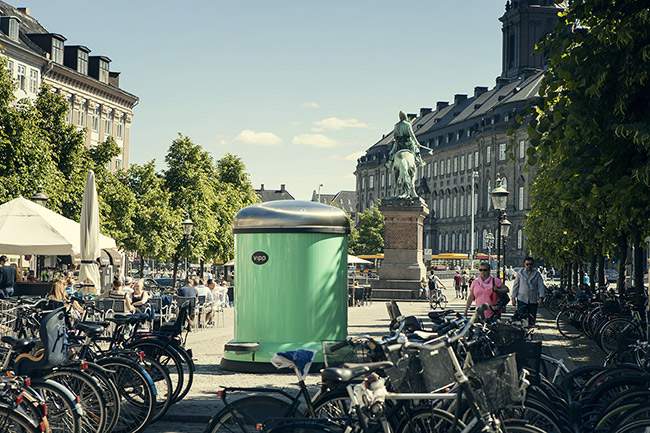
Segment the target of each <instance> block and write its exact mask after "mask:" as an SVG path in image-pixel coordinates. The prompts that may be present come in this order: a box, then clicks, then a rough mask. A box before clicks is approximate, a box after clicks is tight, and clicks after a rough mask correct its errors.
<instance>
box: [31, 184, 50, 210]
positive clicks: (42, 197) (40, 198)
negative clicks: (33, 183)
mask: <svg viewBox="0 0 650 433" xmlns="http://www.w3.org/2000/svg"><path fill="white" fill-rule="evenodd" d="M49 199H50V198H49V197H48V196H47V194H45V193H44V192H43V187H42V186H40V185H39V186H38V192H37V193H36V194H34V195H33V196H32V201H33V202H34V203H36V204H40V205H41V206H43V207H46V205H47V201H48V200H49Z"/></svg>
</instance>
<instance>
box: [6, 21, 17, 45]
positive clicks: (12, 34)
mask: <svg viewBox="0 0 650 433" xmlns="http://www.w3.org/2000/svg"><path fill="white" fill-rule="evenodd" d="M8 36H9V39H11V40H14V41H17V40H18V20H17V19H15V18H10V19H9V34H8Z"/></svg>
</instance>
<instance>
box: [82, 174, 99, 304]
mask: <svg viewBox="0 0 650 433" xmlns="http://www.w3.org/2000/svg"><path fill="white" fill-rule="evenodd" d="M80 223H81V238H80V241H81V242H80V247H81V268H80V270H79V280H80V281H81V283H83V284H84V290H83V291H84V292H85V293H94V294H99V292H100V291H101V288H102V287H101V277H100V275H99V265H98V260H97V259H99V258H100V256H101V251H100V249H99V201H98V199H97V188H95V173H93V171H92V170H88V177H87V178H86V187H85V188H84V197H83V203H82V204H81V221H80Z"/></svg>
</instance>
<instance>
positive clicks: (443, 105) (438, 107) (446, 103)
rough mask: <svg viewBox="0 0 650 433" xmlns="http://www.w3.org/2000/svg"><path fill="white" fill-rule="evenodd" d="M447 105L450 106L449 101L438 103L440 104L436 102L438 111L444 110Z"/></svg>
mask: <svg viewBox="0 0 650 433" xmlns="http://www.w3.org/2000/svg"><path fill="white" fill-rule="evenodd" d="M447 105H449V102H447V101H438V102H436V111H439V110H442V109H443V108H445V107H446V106H447Z"/></svg>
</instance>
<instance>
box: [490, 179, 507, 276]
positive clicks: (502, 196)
mask: <svg viewBox="0 0 650 433" xmlns="http://www.w3.org/2000/svg"><path fill="white" fill-rule="evenodd" d="M509 194H510V193H509V192H508V190H507V189H505V188H504V187H503V184H502V181H501V178H499V177H497V182H496V188H494V189H493V190H492V191H491V192H490V198H491V199H492V206H494V209H496V210H497V212H498V217H497V276H498V275H499V272H500V271H501V254H502V250H501V248H502V247H501V246H502V239H501V229H502V227H501V223H502V221H503V220H505V219H506V207H507V204H508V195H509ZM509 229H510V226H508V228H507V229H506V230H509ZM503 262H504V265H505V260H504V261H503Z"/></svg>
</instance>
